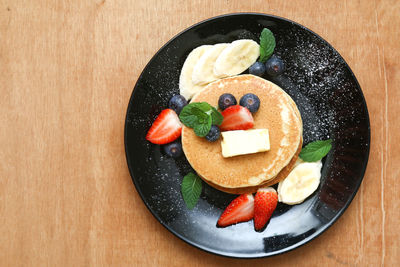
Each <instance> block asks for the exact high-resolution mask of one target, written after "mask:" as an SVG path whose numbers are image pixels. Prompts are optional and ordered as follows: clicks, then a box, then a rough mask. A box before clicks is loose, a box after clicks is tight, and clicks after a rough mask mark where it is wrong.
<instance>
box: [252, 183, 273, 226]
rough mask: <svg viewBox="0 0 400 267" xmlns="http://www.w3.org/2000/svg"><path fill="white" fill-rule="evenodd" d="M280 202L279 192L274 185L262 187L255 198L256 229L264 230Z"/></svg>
mask: <svg viewBox="0 0 400 267" xmlns="http://www.w3.org/2000/svg"><path fill="white" fill-rule="evenodd" d="M277 204H278V194H277V193H276V191H275V189H273V188H272V187H267V188H260V189H258V191H257V194H256V197H255V198H254V228H255V229H256V231H260V230H262V229H263V228H264V227H265V225H266V224H267V222H268V221H269V219H270V218H271V215H272V213H273V212H274V210H275V208H276V205H277Z"/></svg>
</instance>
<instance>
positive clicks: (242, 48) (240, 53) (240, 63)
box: [214, 39, 260, 78]
mask: <svg viewBox="0 0 400 267" xmlns="http://www.w3.org/2000/svg"><path fill="white" fill-rule="evenodd" d="M259 56H260V46H259V45H258V44H257V43H256V42H254V41H253V40H247V39H243V40H237V41H234V42H232V43H231V44H230V45H229V46H228V47H227V48H225V49H224V51H222V53H221V54H220V55H219V57H218V59H217V61H216V62H215V64H214V74H215V76H217V77H219V78H221V77H226V76H233V75H237V74H240V73H242V72H243V71H245V70H246V69H248V68H249V67H250V66H251V65H252V64H253V63H254V62H256V60H257V58H258V57H259Z"/></svg>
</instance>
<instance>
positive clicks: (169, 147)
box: [163, 141, 183, 159]
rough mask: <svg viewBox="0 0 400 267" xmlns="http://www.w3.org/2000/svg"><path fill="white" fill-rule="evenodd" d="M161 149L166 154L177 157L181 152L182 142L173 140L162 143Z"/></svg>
mask: <svg viewBox="0 0 400 267" xmlns="http://www.w3.org/2000/svg"><path fill="white" fill-rule="evenodd" d="M163 149H164V152H165V154H167V156H169V157H171V158H174V159H176V158H179V157H180V156H182V154H183V150H182V144H181V142H179V141H174V142H172V143H168V144H166V145H163Z"/></svg>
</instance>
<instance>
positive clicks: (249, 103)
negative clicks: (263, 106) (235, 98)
mask: <svg viewBox="0 0 400 267" xmlns="http://www.w3.org/2000/svg"><path fill="white" fill-rule="evenodd" d="M239 104H240V105H241V106H242V107H245V108H247V109H248V110H249V111H250V112H251V113H254V112H257V110H258V109H259V108H260V99H259V98H258V96H256V95H255V94H251V93H249V94H245V95H244V96H242V97H241V98H240V101H239Z"/></svg>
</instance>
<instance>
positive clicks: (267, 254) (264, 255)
mask: <svg viewBox="0 0 400 267" xmlns="http://www.w3.org/2000/svg"><path fill="white" fill-rule="evenodd" d="M248 15H256V16H262V17H269V18H274V19H279V20H283V21H286V22H289V23H292V24H294V25H296V26H299V27H300V28H303V29H304V30H306V31H309V32H311V33H312V34H313V35H315V36H316V37H317V38H319V39H320V40H322V41H323V42H324V43H326V44H327V45H328V47H329V48H331V49H332V50H333V51H334V52H335V53H337V54H338V55H339V56H340V58H341V59H342V60H343V62H344V65H345V67H346V68H347V69H348V70H349V72H350V74H351V77H352V78H353V79H354V81H355V83H356V88H357V90H358V91H359V92H360V93H361V98H362V99H361V100H362V101H361V102H362V106H363V108H365V111H366V115H367V116H366V118H367V125H366V126H367V129H368V133H367V136H366V137H367V140H366V142H365V143H366V144H367V151H366V158H365V160H364V162H362V163H361V167H362V169H363V170H362V171H361V179H359V181H358V182H357V184H356V186H355V189H356V190H355V192H354V193H353V194H352V195H351V196H350V198H349V199H348V200H347V202H346V203H345V204H344V206H343V208H342V209H341V210H340V211H339V212H338V213H337V214H336V215H335V216H334V217H333V218H332V219H331V220H330V221H329V222H328V223H327V224H325V225H323V226H322V227H321V228H320V229H318V230H317V231H315V232H314V233H313V234H311V235H310V236H308V237H307V238H305V239H303V240H301V241H299V242H297V243H295V244H293V245H292V246H289V247H286V248H283V249H280V250H277V251H273V252H265V253H258V254H257V255H254V254H248V255H246V254H237V253H221V252H220V251H218V250H215V249H211V248H209V247H206V246H203V245H200V244H198V243H196V242H194V241H192V240H190V239H188V238H186V237H185V236H183V235H181V234H180V233H178V232H176V231H175V230H174V229H172V228H171V227H170V226H168V225H167V224H166V223H164V221H163V220H162V219H161V218H160V217H159V216H158V214H157V213H156V212H155V211H153V210H152V208H151V207H150V205H149V204H148V203H147V202H146V201H145V198H144V194H143V192H142V190H141V189H140V187H139V185H138V184H137V182H136V179H135V178H134V175H133V169H132V168H133V165H132V164H130V157H129V154H128V145H127V139H128V130H127V129H128V123H129V122H128V116H129V110H130V107H131V103H132V99H133V98H134V97H135V93H136V92H137V90H136V87H137V82H138V81H139V80H140V79H141V78H142V76H143V74H144V71H145V70H146V69H147V67H148V66H149V65H150V64H151V63H152V62H153V61H154V60H155V58H156V57H157V56H158V55H159V53H160V52H161V51H162V50H163V49H164V48H165V47H167V46H168V45H169V44H170V43H171V42H172V41H174V40H175V39H176V38H178V37H179V36H180V35H181V34H183V33H185V32H187V31H189V30H191V29H193V28H195V27H197V26H199V25H201V24H203V23H206V22H208V21H212V20H215V19H221V18H224V17H233V16H248ZM370 147H371V124H370V116H369V112H368V106H367V102H366V100H365V96H364V93H363V91H362V89H361V86H360V84H359V82H358V80H357V78H356V76H355V75H354V72H353V70H352V69H351V68H350V66H349V64H348V63H347V62H346V60H345V59H344V58H343V56H342V55H341V54H340V53H339V52H338V51H337V50H336V49H335V48H334V47H333V46H332V45H331V44H330V43H329V42H328V41H326V40H325V39H324V38H322V37H321V36H320V35H319V34H317V33H316V32H314V31H313V30H311V29H309V28H307V27H305V26H303V25H301V24H300V23H298V22H295V21H293V20H291V19H287V18H284V17H281V16H276V15H272V14H267V13H260V12H234V13H226V14H222V15H218V16H213V17H210V18H207V19H204V20H201V21H199V22H197V23H195V24H192V25H191V26H189V27H187V28H185V29H183V30H182V31H180V32H178V33H177V34H175V35H174V36H173V37H172V38H170V39H169V40H168V41H167V42H166V43H165V44H164V45H162V46H161V47H160V48H159V49H158V50H157V52H156V53H155V54H154V55H153V56H152V57H151V59H150V60H149V61H148V62H147V64H146V65H145V66H144V68H143V70H142V72H141V73H140V75H139V77H138V78H137V79H136V82H135V86H134V88H133V91H132V93H131V97H130V98H129V101H128V106H127V109H126V115H125V123H124V148H125V157H126V161H127V165H128V169H129V174H130V176H131V180H132V182H133V184H134V186H135V188H136V191H137V192H138V193H139V196H140V198H141V199H142V201H143V203H144V204H145V206H146V207H147V209H148V210H149V211H150V213H151V214H152V215H153V216H154V217H155V218H156V219H157V221H158V222H159V223H161V225H163V226H164V227H165V228H166V229H167V230H168V231H169V232H170V233H172V234H173V235H175V236H176V237H178V238H179V239H181V240H182V241H184V242H186V243H187V244H189V245H191V246H193V247H196V248H198V249H200V250H202V251H205V252H207V253H211V254H214V255H218V256H223V257H227V258H235V259H259V258H267V257H272V256H277V255H281V254H283V253H286V252H289V251H292V250H294V249H296V248H299V247H302V246H303V245H305V244H307V243H309V242H310V241H312V240H313V239H315V238H317V237H319V236H320V235H321V234H322V233H324V232H325V231H326V230H328V229H329V228H330V227H331V226H332V225H333V224H334V223H335V222H336V221H337V220H338V219H339V218H340V217H341V216H342V215H343V213H344V212H345V211H346V210H347V208H348V207H349V206H350V204H351V202H352V201H353V199H354V197H355V196H356V194H357V192H358V191H359V189H360V185H361V183H362V181H363V180H364V176H365V172H366V169H367V164H368V160H369V154H370Z"/></svg>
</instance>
